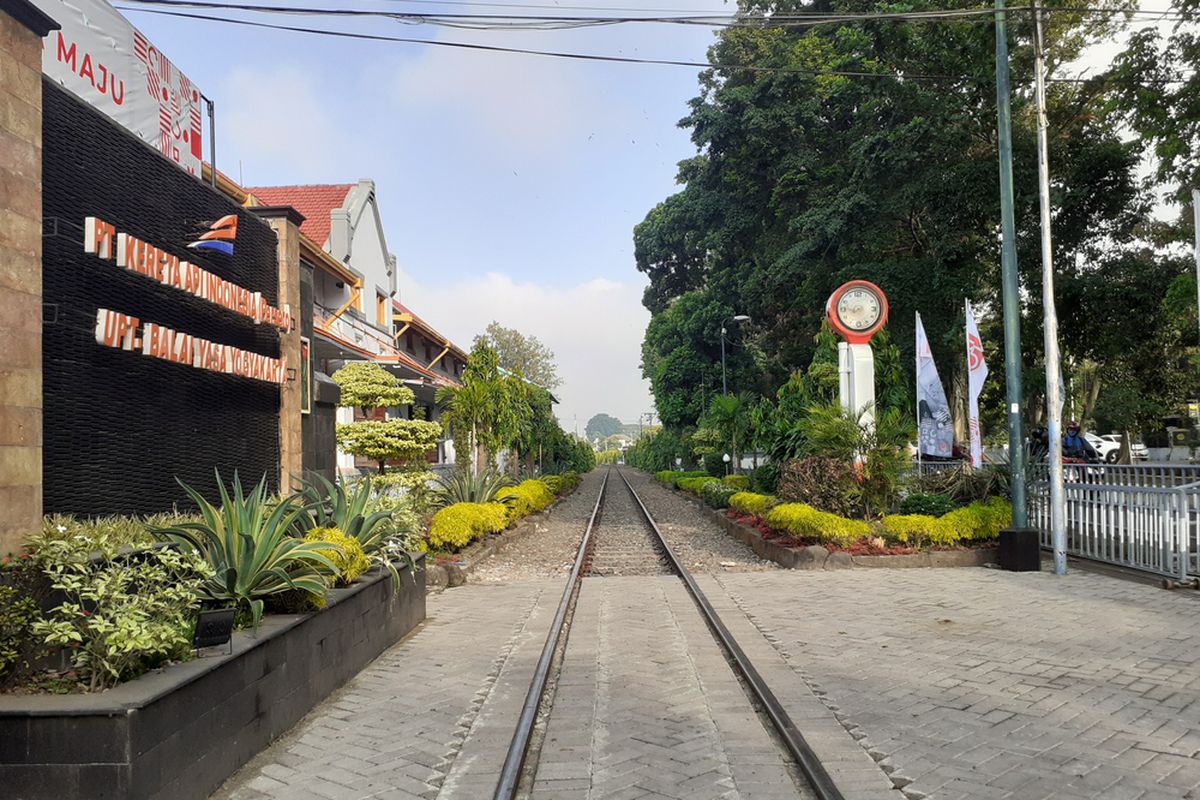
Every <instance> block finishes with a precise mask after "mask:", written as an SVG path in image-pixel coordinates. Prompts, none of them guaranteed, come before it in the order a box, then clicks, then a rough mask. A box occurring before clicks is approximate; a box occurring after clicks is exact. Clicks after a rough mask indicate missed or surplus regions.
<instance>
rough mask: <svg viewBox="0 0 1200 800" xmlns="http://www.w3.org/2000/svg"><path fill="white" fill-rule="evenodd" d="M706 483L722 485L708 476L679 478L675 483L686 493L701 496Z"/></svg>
mask: <svg viewBox="0 0 1200 800" xmlns="http://www.w3.org/2000/svg"><path fill="white" fill-rule="evenodd" d="M706 483H720V481H719V480H718V479H716V478H713V477H711V476H708V475H706V476H704V477H703V478H678V479H676V481H675V486H676V487H677V488H679V489H682V490H683V491H685V492H691V493H692V494H700V492H701V490H702V489H703V488H704V484H706Z"/></svg>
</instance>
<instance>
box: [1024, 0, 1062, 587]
mask: <svg viewBox="0 0 1200 800" xmlns="http://www.w3.org/2000/svg"><path fill="white" fill-rule="evenodd" d="M1042 45H1043V42H1042V0H1033V54H1034V72H1035V77H1036V81H1037V83H1036V99H1037V144H1038V198H1039V200H1040V201H1041V212H1042V311H1043V314H1044V317H1045V319H1044V321H1043V331H1044V342H1045V349H1046V420H1047V424H1046V435H1047V437H1048V438H1049V445H1050V452H1049V453H1048V454H1047V456H1046V457H1047V458H1048V459H1049V462H1050V465H1049V466H1050V539H1051V543H1052V544H1053V546H1054V574H1055V575H1065V574H1067V506H1066V487H1065V486H1064V485H1063V464H1062V433H1061V429H1062V372H1061V368H1060V366H1059V356H1058V310H1057V309H1056V308H1055V305H1054V253H1053V251H1052V250H1051V241H1050V153H1049V149H1050V145H1049V143H1048V142H1047V141H1046V128H1047V124H1046V54H1045V52H1044V51H1043V48H1042ZM1014 505H1015V503H1014Z"/></svg>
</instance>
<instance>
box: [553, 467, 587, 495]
mask: <svg viewBox="0 0 1200 800" xmlns="http://www.w3.org/2000/svg"><path fill="white" fill-rule="evenodd" d="M558 479H559V484H560V485H561V486H562V491H564V492H569V491H571V490H572V489H574V488H575V487H576V486H578V485H579V483H580V481H582V480H583V479H582V478H580V477H579V473H578V472H576V471H575V470H573V469H569V470H567V471H566V472H564V473H563V474H561V475H559V476H558Z"/></svg>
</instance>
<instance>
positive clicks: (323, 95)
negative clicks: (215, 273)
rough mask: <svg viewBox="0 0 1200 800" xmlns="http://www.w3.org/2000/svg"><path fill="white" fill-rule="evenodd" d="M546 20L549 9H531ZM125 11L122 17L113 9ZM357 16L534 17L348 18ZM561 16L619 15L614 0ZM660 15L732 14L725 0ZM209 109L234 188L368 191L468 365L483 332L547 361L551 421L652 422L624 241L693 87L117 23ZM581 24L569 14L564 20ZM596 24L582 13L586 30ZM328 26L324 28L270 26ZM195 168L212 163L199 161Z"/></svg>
mask: <svg viewBox="0 0 1200 800" xmlns="http://www.w3.org/2000/svg"><path fill="white" fill-rule="evenodd" d="M527 2H531V3H538V4H544V6H545V7H546V8H547V9H548V13H563V12H561V11H556V10H555V4H554V3H553V2H552V0H527ZM117 4H118V5H120V3H119V0H118V3H117ZM354 5H355V6H356V7H382V8H389V9H400V10H405V11H421V12H437V11H444V12H447V13H451V12H453V13H464V12H470V11H480V10H486V11H490V12H497V13H510V14H524V13H538V12H536V11H534V10H532V9H499V8H492V9H484V8H483V7H475V8H472V7H470V6H464V5H451V4H447V5H444V6H437V5H430V4H427V3H421V4H414V3H411V2H403V1H402V0H360V2H358V3H356V4H354ZM563 5H588V6H625V7H630V6H633V5H635V4H634V3H632V2H629V1H628V0H626V1H625V2H619V1H618V0H592V1H591V2H583V0H566V1H565V2H564V3H563ZM652 5H653V6H654V7H655V8H656V9H678V10H681V11H720V12H724V13H731V10H732V7H731V6H729V5H727V4H726V3H724V2H722V0H654V2H653V3H652ZM124 13H125V14H126V15H127V16H128V17H129V19H130V20H132V21H133V23H134V24H135V25H136V26H138V27H139V28H140V29H141V30H142V31H143V32H145V33H146V34H147V35H148V36H149V37H150V38H151V40H153V41H154V42H155V43H156V44H157V45H158V46H159V48H160V49H161V50H162V51H163V52H164V53H166V54H167V56H168V57H169V58H171V59H172V60H173V61H174V62H175V63H176V65H177V66H179V67H180V69H182V70H183V71H184V72H185V73H187V74H188V75H189V77H191V78H192V80H193V81H195V82H196V83H197V84H199V85H200V87H201V88H202V89H203V90H204V92H205V93H206V94H208V95H209V96H210V97H212V98H213V99H214V100H215V101H216V108H217V163H218V166H219V167H220V168H221V169H222V170H223V171H224V172H226V173H227V174H229V175H231V176H235V177H236V176H238V175H239V173H240V174H241V176H242V178H243V180H244V182H245V183H246V184H247V185H267V184H290V183H327V182H329V183H335V182H336V183H341V182H352V181H356V180H358V179H359V178H373V179H374V180H375V181H376V185H377V189H378V196H379V202H380V210H381V212H382V214H383V217H384V223H385V225H386V228H387V236H388V244H389V247H390V248H391V250H392V251H393V252H394V253H396V255H397V257H398V260H399V263H400V265H401V270H402V283H401V292H402V298H403V299H404V301H405V302H406V303H407V304H409V305H410V306H412V307H413V308H414V309H415V310H417V312H418V313H420V314H422V315H423V316H425V317H426V318H427V319H429V321H430V322H432V323H433V324H434V325H436V326H438V327H439V328H440V329H442V330H443V332H445V333H446V334H447V335H449V336H451V337H452V338H454V339H455V340H456V341H457V342H458V343H459V344H461V345H462V346H464V347H469V345H470V339H471V337H472V336H473V335H474V334H475V333H477V332H479V331H480V330H481V329H482V328H483V327H484V326H485V325H486V324H487V323H488V322H490V321H491V320H492V319H496V320H499V321H500V322H501V323H502V324H505V325H509V326H512V327H516V328H518V329H521V330H523V331H525V332H527V333H532V334H534V335H536V336H538V337H539V338H541V339H542V340H543V341H544V342H546V344H548V345H549V346H550V347H551V348H552V349H553V350H554V351H555V352H556V354H557V355H558V361H559V368H560V373H561V375H562V377H563V379H564V386H563V387H562V389H561V391H560V392H559V393H558V394H559V397H560V400H561V404H560V406H559V408H558V413H559V416H560V419H562V420H563V422H564V424H565V425H566V427H567V428H568V429H571V428H572V426H573V424H574V421H575V420H576V419H578V424H579V428H580V430H582V428H583V426H584V424H585V423H586V421H587V419H588V418H589V417H590V416H591V415H592V414H595V413H598V412H605V413H609V414H613V415H615V416H617V417H620V418H621V419H623V420H625V421H629V422H634V421H636V419H637V415H638V414H640V413H642V412H645V411H649V410H651V409H652V408H653V406H652V401H651V400H650V396H649V392H648V388H647V385H646V384H645V382H644V381H642V379H641V374H640V368H639V359H640V343H641V338H642V333H643V331H644V329H645V324H646V322H647V320H648V319H649V317H648V314H647V313H646V312H645V310H644V309H643V308H642V307H641V303H640V298H641V293H642V288H643V286H644V285H645V281H644V279H643V277H642V276H641V274H640V273H638V272H637V271H636V270H635V269H634V265H633V242H632V229H633V226H634V225H635V224H636V223H637V222H639V221H640V220H641V219H642V218H643V217H644V216H645V214H646V212H647V211H648V210H649V209H650V208H651V207H652V206H653V205H654V204H655V203H657V202H659V201H661V200H662V199H664V198H665V197H666V196H667V195H668V194H670V193H672V192H673V191H676V188H677V187H676V186H675V183H674V178H675V172H676V164H677V162H678V161H680V160H681V159H684V158H687V157H689V156H691V155H693V154H694V148H693V147H692V145H691V143H690V141H689V140H688V135H687V132H686V131H683V130H680V129H679V128H678V127H676V123H677V122H678V121H679V119H680V118H681V117H683V116H684V114H685V113H686V112H687V101H688V100H689V99H690V98H692V97H693V96H695V95H696V93H697V81H696V76H697V71H696V70H693V69H687V68H680V67H669V66H650V65H621V64H608V63H594V62H578V61H565V60H559V59H550V58H543V57H536V56H522V55H509V54H499V53H481V52H471V51H461V50H455V49H450V48H441V47H431V46H426V45H414V44H395V43H380V44H375V43H369V42H362V41H350V40H338V39H329V38H323V37H315V36H308V35H303V34H294V33H283V32H276V31H268V30H260V29H252V28H240V27H236V26H228V25H222V24H217V23H210V22H198V21H194V20H181V19H172V18H169V17H163V16H155V15H151V14H145V13H137V12H136V11H126V12H124ZM575 13H579V12H575ZM592 13H595V12H592ZM268 21H271V22H280V23H283V24H298V25H309V26H312V27H327V26H329V25H331V24H333V23H331V22H330V21H328V20H326V19H324V18H307V17H305V18H292V17H279V16H272V17H271V18H270V19H269V20H268ZM341 27H344V28H345V29H354V30H361V31H368V32H373V33H386V34H390V35H397V36H406V37H415V38H425V39H438V40H450V41H467V42H485V43H488V44H498V45H503V46H512V47H526V48H537V49H548V50H565V51H572V52H587V53H602V54H614V55H631V56H639V57H653V58H670V59H684V60H693V61H703V60H704V59H705V52H706V49H707V47H708V46H709V45H710V44H711V43H712V41H713V36H712V29H710V28H704V27H689V26H676V25H637V26H633V25H625V26H615V27H605V28H599V29H587V30H579V31H555V32H520V33H518V32H505V31H496V32H476V31H459V30H448V29H444V28H435V27H431V26H428V25H421V26H414V25H402V24H398V23H394V22H391V21H387V20H371V21H365V22H362V23H359V24H357V25H343V26H341ZM206 155H207V154H206Z"/></svg>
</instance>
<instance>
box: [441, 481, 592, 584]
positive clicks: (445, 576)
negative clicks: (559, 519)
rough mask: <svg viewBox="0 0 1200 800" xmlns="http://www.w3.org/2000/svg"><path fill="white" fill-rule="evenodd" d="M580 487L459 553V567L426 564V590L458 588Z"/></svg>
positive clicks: (558, 496)
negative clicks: (483, 564) (476, 570)
mask: <svg viewBox="0 0 1200 800" xmlns="http://www.w3.org/2000/svg"><path fill="white" fill-rule="evenodd" d="M581 477H582V476H581ZM582 485H583V483H582V481H580V484H579V486H582ZM579 486H575V487H574V488H572V489H570V490H569V491H566V492H563V493H562V494H560V495H557V496H556V497H555V498H554V502H553V503H551V504H550V505H548V506H546V508H544V509H543V510H541V511H538V512H537V513H535V514H530V515H529V516H527V517H522V518H521V519H519V520H517V522H516V523H515V524H514V525H513V526H512V527H511V528H505V529H504V530H503V531H501V532H500V533H498V534H494V535H492V536H489V537H487V538H486V539H484V540H482V541H479V542H476V543H475V544H472V545H470V546H468V547H467V549H466V550H464V551H463V552H461V553H459V561H460V562H462V563H461V564H451V565H446V564H428V565H427V566H426V568H425V571H426V576H425V581H426V586H427V587H428V590H429V591H439V592H440V591H441V590H442V589H446V588H453V587H455V586H461V585H462V584H463V583H465V582H466V580H467V576H468V575H470V574H471V573H472V572H473V571H474V570H475V568H476V567H477V566H478V565H479V564H482V563H483V562H484V561H486V560H487V559H488V558H490V557H491V556H493V555H495V554H496V553H499V552H501V551H503V550H504V549H505V548H506V547H508V546H509V545H511V544H513V543H515V542H518V541H520V540H521V539H523V538H525V536H526V535H528V534H529V533H532V532H533V531H535V530H537V527H538V525H540V524H541V523H543V522H545V521H546V520H547V519H548V518H549V517H550V516H551V515H552V514H553V513H554V508H555V506H557V505H558V504H559V503H560V502H562V501H563V500H565V499H566V498H568V497H570V496H571V495H572V494H574V493H575V492H576V491H578V489H579Z"/></svg>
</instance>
